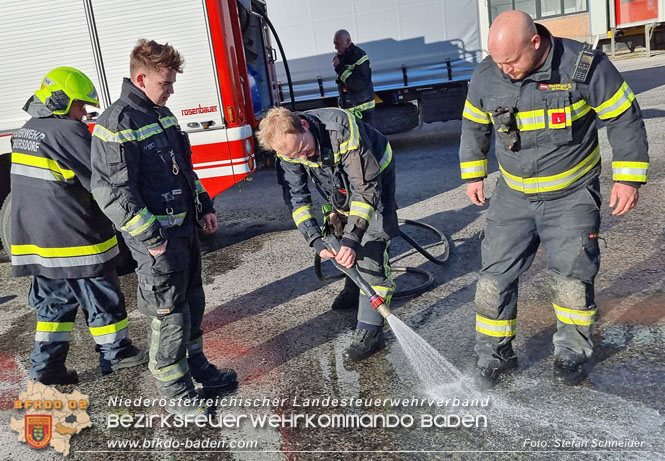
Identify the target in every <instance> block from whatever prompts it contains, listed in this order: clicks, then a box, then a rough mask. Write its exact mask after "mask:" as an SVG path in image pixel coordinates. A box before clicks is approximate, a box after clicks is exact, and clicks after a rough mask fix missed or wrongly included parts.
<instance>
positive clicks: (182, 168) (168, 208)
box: [92, 79, 214, 248]
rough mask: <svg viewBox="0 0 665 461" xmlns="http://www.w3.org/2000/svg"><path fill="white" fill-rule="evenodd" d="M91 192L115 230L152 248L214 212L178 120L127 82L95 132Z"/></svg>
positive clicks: (166, 109)
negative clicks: (170, 231) (168, 231)
mask: <svg viewBox="0 0 665 461" xmlns="http://www.w3.org/2000/svg"><path fill="white" fill-rule="evenodd" d="M92 188H93V191H94V194H95V197H96V198H97V201H98V202H99V203H100V206H101V207H102V208H103V210H104V212H105V213H106V214H107V215H108V216H109V217H110V218H111V220H112V221H113V222H114V223H115V224H116V226H117V227H118V228H120V229H122V230H123V231H125V232H127V233H128V234H129V235H131V236H132V237H134V238H136V239H137V240H139V241H141V242H143V243H144V244H145V245H146V247H148V248H151V247H155V246H157V245H159V244H161V242H162V239H163V236H162V233H161V230H162V229H164V228H178V227H179V226H182V225H183V223H185V222H188V223H191V220H190V221H187V220H186V218H187V217H188V216H189V217H191V218H193V219H195V220H198V219H199V218H200V217H201V216H203V215H204V214H207V213H210V212H213V211H214V210H213V208H212V201H211V200H210V197H209V196H208V193H207V192H206V191H205V189H204V188H203V186H202V185H201V182H200V180H199V178H198V177H197V176H196V173H194V169H193V165H192V159H191V146H190V144H189V138H188V137H187V134H186V133H184V132H182V131H180V127H179V126H178V120H177V119H176V118H175V117H174V116H173V114H172V113H171V111H170V110H169V109H168V108H166V107H163V106H156V105H155V104H153V103H152V101H150V99H148V97H147V96H146V95H145V94H144V93H143V92H142V91H141V90H140V89H138V88H137V87H136V86H134V84H132V83H131V82H130V81H129V80H128V79H125V80H124V81H123V84H122V93H121V95H120V98H119V99H118V100H117V101H115V102H114V103H113V104H112V105H111V106H110V107H109V108H108V109H107V110H106V111H104V113H103V114H102V115H101V116H100V117H99V119H98V120H97V124H96V125H95V129H94V131H93V139H92ZM182 232H189V231H186V230H185V229H182Z"/></svg>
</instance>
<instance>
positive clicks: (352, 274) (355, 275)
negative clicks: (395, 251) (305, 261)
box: [314, 219, 450, 317]
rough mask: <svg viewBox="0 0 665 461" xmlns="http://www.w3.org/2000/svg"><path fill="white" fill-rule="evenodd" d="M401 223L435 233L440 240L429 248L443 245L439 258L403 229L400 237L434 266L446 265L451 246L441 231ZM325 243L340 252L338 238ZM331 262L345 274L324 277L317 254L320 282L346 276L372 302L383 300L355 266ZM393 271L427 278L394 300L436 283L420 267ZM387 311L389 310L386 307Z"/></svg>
mask: <svg viewBox="0 0 665 461" xmlns="http://www.w3.org/2000/svg"><path fill="white" fill-rule="evenodd" d="M399 223H400V224H407V225H412V226H417V227H422V228H424V229H427V230H429V231H431V232H433V233H434V234H436V236H437V237H438V239H439V240H438V241H437V242H435V243H433V244H431V245H429V247H431V246H437V245H443V247H444V250H443V253H442V254H441V256H438V257H436V256H434V255H432V254H431V253H430V252H428V251H427V250H426V249H425V248H424V247H423V246H422V245H420V244H419V243H418V242H416V241H415V239H413V238H412V237H411V236H410V235H409V234H407V233H406V232H404V231H402V230H401V229H400V231H399V235H400V237H402V238H403V239H404V240H405V241H407V242H408V243H409V244H410V245H411V246H412V247H413V248H415V249H416V251H418V252H419V253H420V254H422V255H423V256H424V257H425V258H427V259H428V260H430V261H431V262H433V263H434V264H437V265H443V264H445V262H446V261H447V260H448V256H449V255H450V245H449V243H448V239H447V238H446V236H445V235H444V234H443V232H441V231H440V230H438V229H437V228H436V227H434V226H430V225H429V224H425V223H423V222H420V221H414V220H411V219H400V220H399ZM324 242H325V244H326V246H327V247H328V249H329V250H332V251H333V253H335V254H336V253H337V252H338V251H339V248H340V243H339V240H337V238H336V237H334V236H333V235H329V236H327V237H325V238H324ZM331 261H332V263H333V265H334V266H335V267H336V268H337V269H339V270H340V271H342V272H343V274H335V275H332V276H324V275H323V272H322V271H321V256H319V255H318V254H316V255H315V256H314V272H315V273H316V276H317V278H318V279H319V280H321V281H322V282H328V281H331V280H336V279H338V278H341V277H343V276H344V274H346V275H347V276H349V278H351V280H352V281H353V282H354V283H355V284H356V285H358V286H359V287H360V289H361V290H363V291H364V292H365V293H368V295H369V296H370V300H371V299H373V297H376V296H378V298H381V297H380V296H379V295H377V294H376V292H374V290H372V288H371V287H369V284H368V283H367V282H365V280H364V279H363V278H362V276H361V275H360V273H359V272H358V269H357V268H356V266H355V265H354V266H353V267H352V268H351V269H347V268H345V267H344V266H341V265H340V264H338V263H337V262H336V261H335V260H334V259H331ZM391 271H392V272H398V273H407V272H408V273H411V274H418V275H420V276H422V277H424V278H425V281H424V282H423V283H421V284H420V285H418V286H416V287H412V288H408V289H405V290H398V291H396V292H395V293H394V294H393V298H406V297H409V296H415V295H418V294H420V293H423V292H425V291H427V290H428V289H429V288H430V287H431V286H432V284H433V283H434V275H433V274H432V273H431V272H429V271H427V270H425V269H421V268H418V267H399V266H397V267H392V266H391ZM361 284H362V285H361ZM367 287H369V288H367ZM380 300H381V302H383V298H381V299H380ZM377 302H378V300H377ZM372 307H374V308H375V309H378V305H377V307H375V306H374V301H372ZM385 309H386V310H387V309H388V308H387V307H385ZM380 312H381V311H380ZM381 315H383V316H384V317H387V316H388V315H390V311H389V310H388V314H387V315H384V313H383V312H381Z"/></svg>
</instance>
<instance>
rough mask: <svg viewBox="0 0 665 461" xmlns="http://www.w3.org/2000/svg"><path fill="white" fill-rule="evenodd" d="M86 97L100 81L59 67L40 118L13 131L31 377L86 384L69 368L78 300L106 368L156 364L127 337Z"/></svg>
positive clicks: (30, 104)
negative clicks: (93, 169) (98, 194)
mask: <svg viewBox="0 0 665 461" xmlns="http://www.w3.org/2000/svg"><path fill="white" fill-rule="evenodd" d="M86 104H91V105H94V106H97V107H98V106H99V100H98V98H97V92H96V91H95V87H94V85H93V84H92V82H91V81H90V79H89V78H88V77H87V76H86V75H85V74H83V73H82V72H80V71H78V70H76V69H73V68H70V67H58V68H55V69H53V70H52V71H51V72H49V73H48V74H47V75H46V76H45V77H44V79H43V80H42V85H41V88H40V89H39V90H37V91H36V92H35V95H34V96H32V97H31V98H30V99H29V100H28V101H27V102H26V104H25V106H24V108H23V109H24V110H25V111H26V112H27V113H28V114H30V115H31V116H32V118H31V119H30V120H29V121H28V122H27V123H26V124H25V125H24V126H23V127H22V128H21V129H20V130H18V131H17V132H16V133H15V134H14V136H13V138H12V169H11V180H12V210H11V236H12V243H11V259H12V272H13V274H14V275H15V276H25V275H32V276H33V277H32V284H31V286H30V294H29V303H30V305H31V306H32V307H34V308H35V313H36V314H37V331H36V333H35V347H34V350H33V352H32V355H31V356H30V365H31V367H30V377H31V378H32V379H34V380H36V381H39V382H42V383H43V384H47V385H49V384H73V383H76V382H78V376H77V374H76V372H75V371H74V370H67V369H66V367H65V359H66V358H67V352H68V350H69V340H70V337H71V332H72V328H73V325H74V319H75V318H76V312H77V308H78V306H81V307H82V308H83V310H84V312H85V316H86V323H87V325H88V327H89V328H90V332H91V333H92V336H93V338H94V340H95V343H97V351H98V352H99V353H100V357H99V360H100V365H101V369H102V373H103V374H108V373H111V372H112V371H114V370H118V369H121V368H127V367H131V366H136V365H140V364H142V363H145V362H147V354H146V352H145V351H142V350H139V349H136V348H135V347H134V346H133V345H132V342H131V340H130V339H129V338H128V337H127V313H126V311H125V301H124V298H123V296H122V293H121V291H120V285H119V282H118V275H117V273H116V271H115V256H116V255H117V254H118V243H117V240H116V236H115V231H114V229H113V226H112V224H111V222H110V221H109V220H108V219H107V218H106V216H104V214H103V213H102V212H101V210H100V209H99V207H98V206H97V203H96V202H95V200H94V199H93V197H92V195H91V194H90V141H91V138H90V131H89V130H88V128H87V126H86V125H85V124H84V123H82V122H81V120H82V118H83V116H84V115H85V114H86V111H85V105H86Z"/></svg>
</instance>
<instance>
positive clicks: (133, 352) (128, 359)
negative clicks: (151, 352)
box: [99, 346, 149, 376]
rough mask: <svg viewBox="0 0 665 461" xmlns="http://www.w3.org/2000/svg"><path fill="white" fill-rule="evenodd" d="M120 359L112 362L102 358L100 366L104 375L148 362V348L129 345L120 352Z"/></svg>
mask: <svg viewBox="0 0 665 461" xmlns="http://www.w3.org/2000/svg"><path fill="white" fill-rule="evenodd" d="M119 355H120V356H121V358H120V360H118V361H117V362H115V363H111V362H109V361H108V360H104V359H102V360H100V364H99V367H100V368H101V370H102V375H103V376H106V375H109V374H111V373H113V372H114V371H118V370H122V369H123V368H132V367H137V366H139V365H144V364H146V363H148V359H149V357H148V351H147V350H146V349H139V348H137V347H134V346H129V347H127V348H126V349H125V350H124V351H122V352H121V353H120V354H119Z"/></svg>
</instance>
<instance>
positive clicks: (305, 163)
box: [277, 154, 321, 168]
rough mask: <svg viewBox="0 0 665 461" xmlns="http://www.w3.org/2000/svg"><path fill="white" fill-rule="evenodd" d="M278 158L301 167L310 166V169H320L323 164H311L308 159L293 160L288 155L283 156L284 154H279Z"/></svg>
mask: <svg viewBox="0 0 665 461" xmlns="http://www.w3.org/2000/svg"><path fill="white" fill-rule="evenodd" d="M277 156H278V157H279V158H280V159H282V160H284V161H285V162H289V163H300V164H301V165H305V166H308V167H310V168H319V167H320V166H321V163H315V162H310V161H309V160H307V159H301V158H291V157H287V156H286V155H282V154H277Z"/></svg>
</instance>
